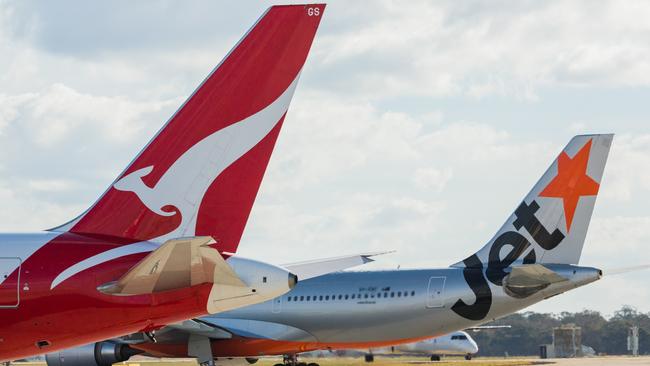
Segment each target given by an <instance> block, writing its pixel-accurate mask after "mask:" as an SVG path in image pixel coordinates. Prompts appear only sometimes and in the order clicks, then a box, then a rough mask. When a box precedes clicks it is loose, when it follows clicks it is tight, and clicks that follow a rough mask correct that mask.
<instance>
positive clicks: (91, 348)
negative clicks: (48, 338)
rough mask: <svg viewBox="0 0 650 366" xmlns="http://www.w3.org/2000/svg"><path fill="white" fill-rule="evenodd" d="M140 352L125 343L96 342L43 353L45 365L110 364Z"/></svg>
mask: <svg viewBox="0 0 650 366" xmlns="http://www.w3.org/2000/svg"><path fill="white" fill-rule="evenodd" d="M138 353H142V351H139V350H135V349H133V348H131V347H129V346H128V345H126V344H120V343H113V342H108V341H105V342H97V343H91V344H87V345H85V346H81V347H75V348H68V349H65V350H62V351H59V352H54V353H48V354H47V355H45V362H47V366H110V365H112V364H114V363H117V362H122V361H126V360H128V359H129V358H130V357H131V356H133V355H136V354H138Z"/></svg>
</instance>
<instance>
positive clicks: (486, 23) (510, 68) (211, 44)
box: [0, 0, 650, 315]
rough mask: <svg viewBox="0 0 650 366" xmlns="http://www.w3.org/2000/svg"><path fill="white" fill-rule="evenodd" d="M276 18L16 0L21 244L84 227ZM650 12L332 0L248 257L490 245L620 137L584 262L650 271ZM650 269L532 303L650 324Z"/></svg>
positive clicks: (5, 146)
mask: <svg viewBox="0 0 650 366" xmlns="http://www.w3.org/2000/svg"><path fill="white" fill-rule="evenodd" d="M268 4H269V3H268V2H252V1H249V2H224V3H220V2H215V1H198V0H195V1H190V2H182V1H158V2H153V1H141V2H132V1H115V2H110V3H108V2H104V3H91V2H86V1H70V0H64V1H58V2H33V1H6V0H0V55H2V57H0V70H2V71H1V72H0V202H2V203H3V207H2V209H1V210H0V230H3V231H31V230H42V229H46V228H50V227H54V226H57V225H59V224H61V223H64V222H66V221H68V220H70V219H71V218H73V217H75V216H77V215H78V214H80V213H81V212H82V211H83V210H84V209H86V208H87V207H88V206H89V205H90V204H92V202H93V201H94V200H95V199H96V198H97V197H98V196H99V195H100V194H101V193H102V192H103V191H104V190H105V189H106V187H108V186H109V185H110V184H111V182H112V181H113V180H114V179H115V178H116V176H117V175H118V174H119V173H120V172H121V171H122V169H123V168H124V167H125V166H126V165H127V164H128V163H129V162H130V161H131V159H132V158H133V157H134V156H135V154H137V153H138V151H140V149H141V148H142V147H143V146H144V145H145V143H146V142H147V141H148V140H149V139H150V138H151V137H152V136H153V134H154V133H155V132H156V131H157V130H158V129H159V128H160V126H161V125H162V124H163V123H164V122H165V121H166V120H167V118H168V117H169V116H170V115H171V114H172V113H173V112H174V111H175V110H176V109H177V108H178V107H179V106H180V104H181V103H182V102H183V101H184V100H185V98H186V97H187V96H188V95H189V94H190V93H191V92H192V91H193V90H194V88H195V87H196V86H197V85H198V84H199V83H200V82H201V80H203V78H204V77H205V76H206V75H207V73H208V72H209V71H210V70H211V69H212V68H213V67H214V66H215V65H216V64H217V63H218V62H219V61H220V60H221V58H222V57H223V56H224V55H225V54H226V52H227V51H228V50H229V49H230V48H231V47H232V46H233V45H234V44H235V42H237V40H238V39H239V38H240V37H241V36H242V35H243V34H244V32H245V31H246V30H247V29H248V28H249V27H250V26H251V25H252V24H253V22H254V21H255V20H256V19H257V18H258V17H259V16H260V14H261V13H262V12H263V11H264V10H265V8H266V7H267V6H268ZM647 19H650V3H649V2H646V1H626V2H616V1H599V2H593V1H518V2H510V1H490V2H487V1H435V2H431V1H417V0H413V1H375V2H365V1H363V2H362V1H330V2H329V3H328V6H327V9H326V11H325V15H324V17H323V20H322V23H321V26H320V29H319V31H318V34H317V36H316V39H315V41H314V44H313V47H312V51H311V53H310V56H309V58H308V60H307V63H306V65H305V68H304V70H303V72H302V76H301V81H300V84H299V86H298V89H297V91H296V94H295V96H294V99H293V102H292V104H291V107H290V110H289V114H288V116H287V119H286V121H285V124H284V127H283V130H282V133H281V134H280V138H279V140H278V143H277V146H276V149H275V151H274V155H273V157H272V159H271V162H270V164H269V167H268V170H267V173H266V176H265V178H264V181H263V184H262V187H261V189H260V192H259V194H258V198H257V201H256V203H255V206H254V208H253V211H252V213H251V217H250V219H249V222H248V225H247V228H246V231H245V233H244V236H243V238H242V242H241V245H240V247H239V248H240V249H239V254H241V255H243V256H248V257H252V258H256V259H262V260H266V261H270V262H272V263H278V264H281V263H288V262H295V261H300V260H306V259H311V258H315V257H317V258H323V257H330V256H336V255H341V254H353V253H359V252H367V251H383V250H395V251H396V252H395V253H393V254H390V255H385V256H382V257H378V260H377V262H375V263H373V264H371V265H369V266H368V267H367V269H378V268H384V269H386V268H389V269H390V268H398V266H399V267H400V268H427V267H429V268H430V267H446V266H448V265H450V264H452V263H455V262H458V261H459V260H461V259H463V258H465V257H466V256H468V255H469V254H471V253H473V252H475V251H476V250H478V249H479V248H481V247H482V246H483V245H484V243H485V242H487V241H488V240H489V239H490V238H491V237H492V236H493V235H494V233H495V232H496V231H497V229H498V228H499V227H500V226H501V225H502V224H503V222H504V221H505V219H506V218H507V217H508V216H509V214H510V213H511V212H512V211H513V209H514V208H515V207H516V206H517V205H518V204H519V202H520V201H521V199H522V198H523V197H524V195H525V194H526V193H527V192H528V191H529V190H530V188H531V187H532V186H533V184H534V183H535V182H536V181H537V179H538V178H539V177H540V176H541V174H542V173H543V172H544V171H545V170H546V168H547V167H548V165H549V164H550V163H551V161H552V160H553V158H554V157H555V156H556V155H557V154H558V153H559V152H560V150H561V149H562V147H563V146H564V145H565V144H566V143H567V142H568V141H569V139H570V138H571V137H572V136H573V135H575V134H581V133H610V132H613V133H615V134H616V137H615V139H614V144H613V146H612V149H611V152H610V158H609V161H608V163H607V167H606V170H605V175H604V178H603V182H602V185H601V189H600V194H599V197H598V200H597V202H596V208H595V211H594V216H593V220H592V223H591V226H590V229H589V232H588V235H587V239H586V243H585V247H584V250H583V254H582V258H581V264H584V265H589V266H597V267H600V268H604V269H605V270H607V269H609V268H619V267H625V266H633V265H639V264H650V252H649V251H648V249H647V248H648V245H650V231H648V229H647V228H648V227H650V210H649V209H648V206H649V205H650V103H649V100H650V43H649V42H648V39H650V23H649V22H648V21H647ZM648 278H650V271H648V272H637V273H632V274H626V275H618V276H611V277H605V278H604V279H603V280H601V281H599V282H597V283H594V284H591V285H589V286H586V287H584V288H581V289H578V290H574V291H571V292H569V293H567V294H564V295H561V296H557V297H554V298H552V299H550V300H547V301H544V302H542V303H540V304H538V305H535V306H533V307H531V308H530V309H531V310H534V311H543V312H556V313H559V312H562V311H580V310H582V309H593V310H598V311H601V312H603V313H605V314H608V315H611V314H612V313H613V312H614V311H615V310H616V309H618V308H620V307H621V306H622V305H624V304H627V305H632V306H635V307H636V308H637V309H638V310H640V311H644V312H648V311H650V287H648V286H647V283H648V281H647V279H648Z"/></svg>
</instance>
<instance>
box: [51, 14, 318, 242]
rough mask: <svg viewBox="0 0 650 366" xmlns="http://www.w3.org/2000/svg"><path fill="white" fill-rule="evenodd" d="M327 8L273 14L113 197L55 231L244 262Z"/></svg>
mask: <svg viewBox="0 0 650 366" xmlns="http://www.w3.org/2000/svg"><path fill="white" fill-rule="evenodd" d="M324 9H325V5H324V4H315V5H286V6H273V7H271V8H269V10H267V12H266V13H265V14H264V15H263V16H262V17H261V18H260V19H259V20H258V21H257V23H256V24H255V25H254V26H253V28H251V29H250V31H249V32H248V33H247V34H246V35H245V36H244V38H243V39H242V40H241V41H240V42H239V43H238V44H237V45H236V46H235V48H233V49H232V51H230V53H229V54H228V55H227V56H226V58H225V59H224V60H223V61H222V62H221V63H220V64H219V66H217V68H215V69H214V71H212V73H211V74H210V75H209V76H208V77H207V78H206V79H205V81H204V82H203V83H202V84H201V85H200V86H199V88H198V89H197V90H196V91H195V92H194V93H193V94H192V95H191V96H190V97H189V99H188V100H187V101H186V102H185V103H184V104H183V105H182V106H181V108H180V109H179V110H178V111H177V112H176V113H175V114H174V115H173V116H172V117H171V119H170V120H169V121H168V122H167V124H166V125H165V126H164V127H163V128H162V129H161V130H160V131H159V133H158V134H157V135H156V136H155V137H154V138H153V140H151V142H149V144H148V145H146V147H145V148H144V150H142V152H141V153H140V154H139V155H138V156H137V157H136V158H135V160H134V161H133V162H132V163H131V164H130V165H129V166H128V167H127V168H126V170H125V171H124V172H123V173H122V174H120V175H119V177H118V178H117V179H116V180H115V182H114V183H113V184H112V185H111V186H110V187H109V189H108V190H107V191H106V192H105V193H104V195H103V196H102V197H101V198H100V199H99V200H98V201H97V202H96V203H95V204H94V205H93V206H92V207H91V208H89V209H88V210H87V211H86V212H85V213H83V214H82V215H81V216H79V217H78V218H76V219H75V220H73V221H71V222H69V223H67V224H65V225H63V226H61V227H58V228H55V229H52V230H53V231H69V232H73V233H79V234H95V235H106V236H113V237H120V238H127V239H132V240H133V241H142V240H151V241H157V242H161V243H162V242H164V241H166V240H169V239H173V238H179V237H193V236H210V237H213V238H214V239H215V240H216V242H217V244H216V245H217V247H218V249H219V250H220V251H222V252H235V251H236V250H237V246H238V244H239V240H240V238H241V235H242V232H243V230H244V226H245V224H246V221H247V219H248V216H249V213H250V210H251V208H252V205H253V201H254V200H255V196H256V195H257V192H258V189H259V186H260V183H261V180H262V177H263V175H264V171H265V170H266V166H267V164H268V161H269V159H270V156H271V152H272V150H273V147H274V145H275V142H276V139H277V137H278V134H279V132H280V128H281V126H282V123H283V121H284V118H285V115H286V113H287V109H288V108H289V103H290V101H291V98H292V96H293V93H294V90H295V88H296V85H297V83H298V77H299V75H300V71H301V69H302V67H303V65H304V63H305V60H306V57H307V54H308V52H309V49H310V47H311V44H312V40H313V38H314V35H315V33H316V29H317V28H318V25H319V23H320V19H321V17H322V15H323V11H324Z"/></svg>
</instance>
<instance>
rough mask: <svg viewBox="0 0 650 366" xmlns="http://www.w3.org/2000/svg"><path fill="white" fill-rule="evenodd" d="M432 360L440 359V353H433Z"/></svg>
mask: <svg viewBox="0 0 650 366" xmlns="http://www.w3.org/2000/svg"><path fill="white" fill-rule="evenodd" d="M431 361H440V356H439V355H431Z"/></svg>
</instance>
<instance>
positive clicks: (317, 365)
mask: <svg viewBox="0 0 650 366" xmlns="http://www.w3.org/2000/svg"><path fill="white" fill-rule="evenodd" d="M307 366H320V365H319V364H317V363H315V362H310V363H308V364H307Z"/></svg>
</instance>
